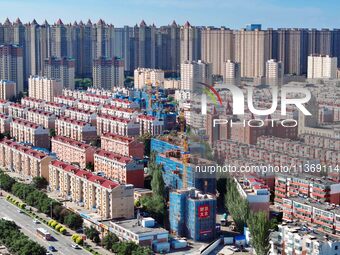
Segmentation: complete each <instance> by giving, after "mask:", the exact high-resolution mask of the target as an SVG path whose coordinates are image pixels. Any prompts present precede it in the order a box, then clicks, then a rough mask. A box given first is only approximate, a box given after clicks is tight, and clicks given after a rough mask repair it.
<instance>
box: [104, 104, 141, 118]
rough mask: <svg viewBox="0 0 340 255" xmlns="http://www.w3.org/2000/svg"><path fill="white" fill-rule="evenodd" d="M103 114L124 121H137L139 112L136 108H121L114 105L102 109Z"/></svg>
mask: <svg viewBox="0 0 340 255" xmlns="http://www.w3.org/2000/svg"><path fill="white" fill-rule="evenodd" d="M101 113H102V114H107V115H111V116H115V117H118V118H124V119H136V117H137V116H138V110H137V109H134V108H119V107H115V106H112V105H108V104H107V105H104V106H103V108H102V109H101Z"/></svg>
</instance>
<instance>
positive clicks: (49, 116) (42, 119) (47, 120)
mask: <svg viewBox="0 0 340 255" xmlns="http://www.w3.org/2000/svg"><path fill="white" fill-rule="evenodd" d="M26 119H27V120H28V121H30V122H32V123H35V124H38V125H42V126H43V127H44V128H46V129H51V128H55V120H56V116H55V115H54V114H53V113H50V112H45V111H42V110H38V109H29V110H28V111H27V116H26Z"/></svg>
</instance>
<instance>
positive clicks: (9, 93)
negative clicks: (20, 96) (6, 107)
mask: <svg viewBox="0 0 340 255" xmlns="http://www.w3.org/2000/svg"><path fill="white" fill-rule="evenodd" d="M16 86H17V85H16V84H15V82H14V81H8V80H0V99H2V100H9V99H12V98H14V97H15V96H16V94H17V93H16Z"/></svg>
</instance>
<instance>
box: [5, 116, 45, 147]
mask: <svg viewBox="0 0 340 255" xmlns="http://www.w3.org/2000/svg"><path fill="white" fill-rule="evenodd" d="M10 134H11V137H14V138H15V140H16V141H17V142H23V143H29V144H31V145H33V146H36V147H42V148H49V147H50V138H49V132H48V129H45V128H44V127H43V126H42V125H37V124H35V123H33V122H30V121H27V120H24V119H19V118H14V119H13V121H12V122H11V126H10Z"/></svg>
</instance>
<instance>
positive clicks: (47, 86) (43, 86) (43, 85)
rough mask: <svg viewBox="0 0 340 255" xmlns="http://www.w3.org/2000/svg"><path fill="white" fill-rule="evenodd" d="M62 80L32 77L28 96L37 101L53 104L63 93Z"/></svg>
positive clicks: (29, 82) (29, 81)
mask: <svg viewBox="0 0 340 255" xmlns="http://www.w3.org/2000/svg"><path fill="white" fill-rule="evenodd" d="M62 90H63V87H62V84H61V81H60V80H57V79H50V78H46V77H42V76H30V77H29V79H28V96H29V97H31V98H35V99H40V100H45V101H47V102H53V101H54V97H55V96H60V95H62V93H63V91H62Z"/></svg>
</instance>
